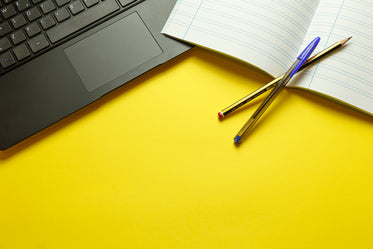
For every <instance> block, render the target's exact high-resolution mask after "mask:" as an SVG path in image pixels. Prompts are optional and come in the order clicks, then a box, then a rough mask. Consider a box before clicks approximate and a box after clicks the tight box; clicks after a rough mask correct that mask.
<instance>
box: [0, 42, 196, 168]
mask: <svg viewBox="0 0 373 249" xmlns="http://www.w3.org/2000/svg"><path fill="white" fill-rule="evenodd" d="M192 50H193V49H192ZM190 53H191V50H189V51H186V52H185V53H183V54H181V55H179V56H177V57H175V58H174V59H172V60H170V61H168V62H167V63H164V64H161V65H159V66H157V67H155V68H153V69H152V70H150V71H148V72H146V73H144V74H142V75H140V76H139V77H137V78H135V79H133V80H132V81H130V82H128V83H126V84H124V85H123V86H120V87H118V88H117V89H114V90H113V91H111V92H109V93H108V94H106V95H104V96H102V97H101V98H100V99H98V100H96V101H94V102H93V103H91V104H89V105H87V106H85V107H83V108H82V109H80V110H78V111H76V112H74V113H72V114H70V115H68V116H67V117H65V118H63V119H62V120H59V121H57V122H56V123H54V124H52V125H50V126H49V127H47V128H45V129H43V130H41V131H39V132H38V133H36V134H34V135H32V136H31V137H28V138H26V139H25V140H23V141H21V142H19V143H18V144H16V145H14V146H13V147H10V148H9V149H7V150H5V151H0V160H1V161H4V160H7V159H8V158H10V157H12V156H14V155H16V154H18V153H20V152H21V151H23V150H25V149H27V148H29V147H30V146H32V145H34V144H36V143H38V142H39V141H41V140H43V139H44V138H46V137H48V136H50V135H51V134H53V133H55V132H58V131H59V130H62V129H64V128H65V127H67V126H68V125H70V124H71V123H73V122H75V121H77V120H79V119H80V118H82V117H84V116H85V115H88V114H90V113H91V112H93V111H95V110H97V109H99V108H100V107H102V106H103V105H105V104H106V103H108V102H109V101H111V100H113V99H115V98H117V97H118V96H120V95H123V94H129V93H130V92H131V90H132V89H134V88H136V87H137V86H138V85H141V84H146V82H147V81H148V80H149V79H150V78H152V77H154V76H155V75H157V74H161V73H163V72H165V71H167V70H168V69H169V68H171V67H173V66H176V65H177V64H179V63H180V62H181V61H183V60H185V59H186V58H187V57H188V56H190Z"/></svg>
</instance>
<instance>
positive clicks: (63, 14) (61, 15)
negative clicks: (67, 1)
mask: <svg viewBox="0 0 373 249" xmlns="http://www.w3.org/2000/svg"><path fill="white" fill-rule="evenodd" d="M54 16H55V17H56V19H57V22H63V21H65V20H66V19H68V18H69V17H70V14H69V12H68V11H67V9H66V8H62V9H59V10H57V11H56V12H54Z"/></svg>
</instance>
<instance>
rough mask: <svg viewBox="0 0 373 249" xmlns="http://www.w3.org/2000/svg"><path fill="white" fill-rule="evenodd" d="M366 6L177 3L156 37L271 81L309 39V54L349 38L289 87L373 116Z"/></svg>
mask: <svg viewBox="0 0 373 249" xmlns="http://www.w3.org/2000/svg"><path fill="white" fill-rule="evenodd" d="M371 13H373V2H372V1H368V0H340V1H330V0H262V1H259V0H258V1H257V0H236V1H230V0H179V1H178V2H177V4H176V6H175V8H174V10H173V12H172V13H171V15H170V17H169V20H168V22H167V23H166V25H165V27H164V30H163V33H165V34H167V35H170V36H173V37H176V38H178V39H182V40H185V41H188V42H190V43H193V44H196V45H199V46H202V47H206V48H209V49H212V50H215V51H217V52H221V53H224V54H227V55H230V56H232V57H235V58H237V59H239V60H242V61H245V62H247V63H250V64H252V65H254V66H256V67H258V68H260V69H262V70H264V71H265V72H267V73H269V74H271V75H273V76H278V75H280V74H282V73H284V72H285V71H286V70H287V69H288V67H289V66H290V65H291V64H292V63H293V61H294V59H295V58H296V56H297V55H298V53H299V52H300V51H301V50H302V49H303V48H304V47H305V46H306V45H307V44H308V43H309V42H310V41H311V40H313V39H314V38H315V37H316V36H320V37H321V42H320V43H319V45H318V47H317V49H316V51H317V50H318V51H320V50H322V49H324V48H326V47H328V46H330V45H331V44H333V43H335V42H337V41H339V40H342V39H344V38H348V37H350V36H352V37H353V38H352V39H351V40H350V42H349V43H348V44H347V45H346V46H345V47H344V48H342V49H340V50H339V51H338V52H336V53H334V54H333V55H332V56H328V57H327V58H325V59H324V60H322V61H321V62H319V63H318V64H316V65H315V66H313V67H311V68H310V69H308V70H305V71H304V72H302V74H299V75H297V76H296V77H295V79H294V80H293V81H291V83H290V84H289V85H290V86H295V87H301V88H304V89H309V90H313V91H317V92H319V93H321V94H324V95H327V96H329V97H331V98H333V99H336V100H337V101H340V102H342V103H345V104H348V105H351V106H353V107H355V108H357V109H359V110H362V111H365V112H367V113H368V114H370V115H373V80H372V79H373V42H372V41H373V15H372V14H371Z"/></svg>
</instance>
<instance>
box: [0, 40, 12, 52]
mask: <svg viewBox="0 0 373 249" xmlns="http://www.w3.org/2000/svg"><path fill="white" fill-rule="evenodd" d="M11 46H12V44H10V41H9V40H8V38H6V37H4V38H3V39H1V40H0V53H2V52H4V51H5V50H7V49H9V48H10V47H11Z"/></svg>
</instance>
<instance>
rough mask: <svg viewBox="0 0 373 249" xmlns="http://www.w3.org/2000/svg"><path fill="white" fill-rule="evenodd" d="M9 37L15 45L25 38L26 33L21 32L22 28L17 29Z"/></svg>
mask: <svg viewBox="0 0 373 249" xmlns="http://www.w3.org/2000/svg"><path fill="white" fill-rule="evenodd" d="M9 37H10V39H11V40H12V41H13V43H14V45H17V44H19V43H21V42H23V41H24V40H26V35H25V34H24V33H23V31H22V30H18V31H16V32H14V33H12V34H11V35H10V36H9Z"/></svg>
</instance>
